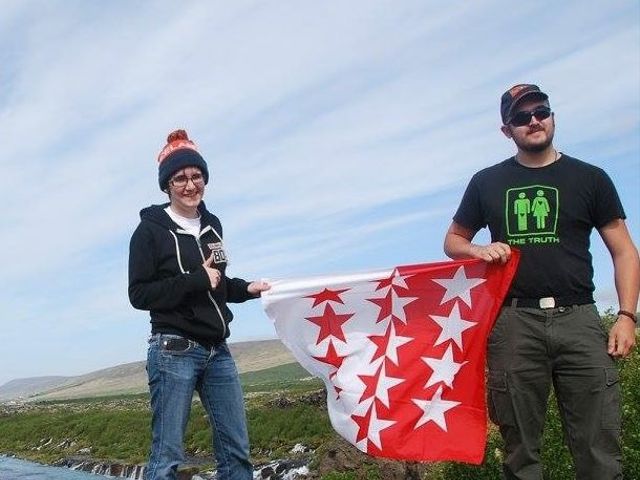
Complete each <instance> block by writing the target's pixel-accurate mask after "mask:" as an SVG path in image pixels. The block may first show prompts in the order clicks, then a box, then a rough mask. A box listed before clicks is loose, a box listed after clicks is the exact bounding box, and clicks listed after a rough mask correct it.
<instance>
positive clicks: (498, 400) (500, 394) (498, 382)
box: [487, 370, 515, 426]
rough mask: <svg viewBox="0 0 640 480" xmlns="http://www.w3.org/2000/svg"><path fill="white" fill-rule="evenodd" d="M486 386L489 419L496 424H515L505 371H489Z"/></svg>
mask: <svg viewBox="0 0 640 480" xmlns="http://www.w3.org/2000/svg"><path fill="white" fill-rule="evenodd" d="M487 387H488V390H489V392H488V397H489V398H488V400H489V401H488V402H487V403H488V407H489V418H490V419H491V421H492V422H493V423H495V424H496V425H511V426H513V425H515V422H514V415H513V404H512V403H511V396H510V395H509V387H508V383H507V372H505V371H504V370H497V371H494V372H489V381H488V382H487Z"/></svg>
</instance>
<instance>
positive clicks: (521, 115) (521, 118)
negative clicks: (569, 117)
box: [509, 105, 551, 127]
mask: <svg viewBox="0 0 640 480" xmlns="http://www.w3.org/2000/svg"><path fill="white" fill-rule="evenodd" d="M550 116H551V109H550V108H549V107H546V106H544V105H541V106H539V107H536V108H534V109H533V110H531V111H527V110H522V111H520V112H518V113H516V114H515V115H514V116H513V117H511V120H509V124H510V125H513V126H514V127H524V126H525V125H529V123H531V117H536V120H538V121H539V122H541V121H542V120H544V119H545V118H549V117H550Z"/></svg>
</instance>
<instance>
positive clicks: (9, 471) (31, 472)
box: [0, 456, 108, 480]
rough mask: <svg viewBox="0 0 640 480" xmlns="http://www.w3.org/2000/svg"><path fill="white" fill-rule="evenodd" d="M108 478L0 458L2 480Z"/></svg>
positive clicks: (14, 459) (98, 479) (95, 479)
mask: <svg viewBox="0 0 640 480" xmlns="http://www.w3.org/2000/svg"><path fill="white" fill-rule="evenodd" d="M105 478H108V477H104V476H102V475H92V474H90V473H85V472H76V471H75V470H69V469H68V468H60V467H49V466H47V465H40V464H38V463H32V462H27V461H25V460H18V459H17V458H8V457H1V456H0V480H100V479H105Z"/></svg>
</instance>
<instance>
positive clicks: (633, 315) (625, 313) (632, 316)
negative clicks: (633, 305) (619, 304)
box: [618, 310, 638, 323]
mask: <svg viewBox="0 0 640 480" xmlns="http://www.w3.org/2000/svg"><path fill="white" fill-rule="evenodd" d="M620 315H624V316H625V317H629V318H630V319H631V320H633V323H638V317H636V314H635V313H631V312H627V311H626V310H618V316H620Z"/></svg>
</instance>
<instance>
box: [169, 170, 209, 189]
mask: <svg viewBox="0 0 640 480" xmlns="http://www.w3.org/2000/svg"><path fill="white" fill-rule="evenodd" d="M189 180H191V182H192V183H193V184H194V185H195V186H196V187H202V186H203V185H204V175H202V174H201V173H194V174H193V175H191V176H190V177H187V176H186V175H177V176H175V177H173V178H172V179H171V180H169V183H170V184H171V185H173V186H174V187H176V188H185V187H186V186H187V185H188V184H189Z"/></svg>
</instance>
